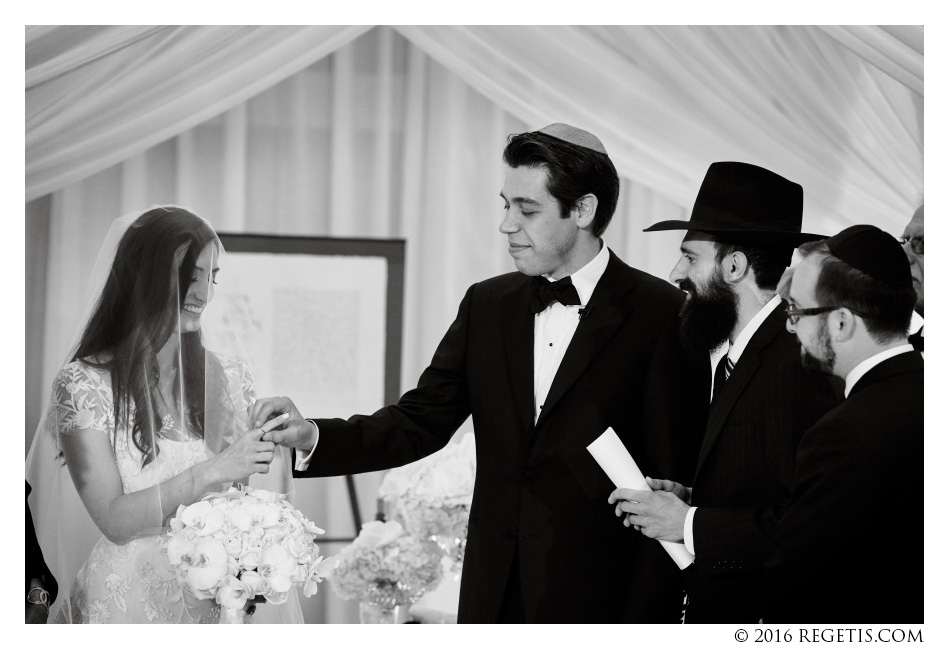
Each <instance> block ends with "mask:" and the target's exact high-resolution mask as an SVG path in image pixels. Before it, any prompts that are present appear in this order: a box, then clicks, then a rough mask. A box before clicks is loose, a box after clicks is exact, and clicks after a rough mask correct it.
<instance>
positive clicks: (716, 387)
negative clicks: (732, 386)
mask: <svg viewBox="0 0 949 649" xmlns="http://www.w3.org/2000/svg"><path fill="white" fill-rule="evenodd" d="M733 369H735V364H734V363H732V359H730V358H729V357H728V354H725V355H724V356H722V357H721V358H720V359H718V365H716V366H715V382H714V384H713V388H712V401H715V398H716V397H717V396H718V395H719V393H720V392H721V391H722V386H724V385H725V381H727V380H728V377H729V376H731V373H732V370H733ZM706 376H707V375H706Z"/></svg>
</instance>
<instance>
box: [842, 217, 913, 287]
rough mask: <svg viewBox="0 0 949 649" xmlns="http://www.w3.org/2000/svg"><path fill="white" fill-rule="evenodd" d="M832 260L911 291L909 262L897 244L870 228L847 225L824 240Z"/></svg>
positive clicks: (886, 235) (876, 228)
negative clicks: (835, 259) (838, 260)
mask: <svg viewBox="0 0 949 649" xmlns="http://www.w3.org/2000/svg"><path fill="white" fill-rule="evenodd" d="M827 247H828V248H829V249H830V251H831V252H832V253H833V254H834V256H835V257H837V258H839V259H840V260H842V261H845V262H846V263H848V264H850V265H851V266H853V267H854V268H856V269H857V270H860V271H863V272H864V273H866V274H867V275H869V276H870V277H873V278H876V279H878V280H880V281H881V282H886V283H887V284H891V285H893V286H897V287H900V288H912V287H913V276H912V274H911V273H910V269H909V260H908V259H907V258H906V253H904V252H903V247H902V246H901V245H900V242H899V241H897V240H896V239H894V238H893V237H892V236H891V235H889V234H887V233H886V232H884V231H883V230H881V229H880V228H878V227H876V226H873V225H851V226H850V227H849V228H846V229H844V230H841V231H840V232H838V233H837V234H835V235H834V236H832V237H830V238H829V239H827Z"/></svg>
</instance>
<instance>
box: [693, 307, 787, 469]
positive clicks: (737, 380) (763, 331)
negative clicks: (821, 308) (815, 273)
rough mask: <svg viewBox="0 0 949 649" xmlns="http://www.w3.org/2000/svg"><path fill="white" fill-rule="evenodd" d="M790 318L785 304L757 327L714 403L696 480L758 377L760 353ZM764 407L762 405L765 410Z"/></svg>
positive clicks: (709, 416)
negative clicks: (749, 387) (749, 385)
mask: <svg viewBox="0 0 949 649" xmlns="http://www.w3.org/2000/svg"><path fill="white" fill-rule="evenodd" d="M786 319H787V316H786V315H785V313H784V303H783V302H782V303H781V305H779V306H778V307H777V308H776V309H775V310H774V311H772V312H771V314H770V315H769V316H768V317H767V318H765V321H764V322H762V323H761V326H760V327H758V331H756V332H755V333H754V335H753V336H752V337H751V340H749V341H748V345H747V346H746V347H745V350H744V351H743V352H742V353H741V357H740V358H739V359H738V363H737V364H736V365H735V369H734V370H733V371H732V373H731V375H730V376H729V378H728V380H727V381H725V384H724V385H723V386H722V388H721V392H720V393H719V394H718V396H717V397H716V398H715V399H714V400H713V401H712V403H711V406H710V409H709V414H708V425H707V426H706V427H705V435H704V436H703V437H702V447H701V448H700V449H699V459H698V463H697V465H696V468H695V474H696V476H697V475H698V474H699V471H700V470H701V469H702V464H703V462H704V461H705V458H707V457H708V454H709V453H710V452H711V450H712V447H713V446H714V445H715V441H716V440H717V439H718V436H719V434H721V432H722V429H723V428H724V427H725V422H727V421H728V417H729V415H731V412H732V410H733V409H734V408H735V404H737V403H738V401H739V400H740V399H741V396H742V395H743V394H744V393H745V390H746V389H747V387H748V384H749V383H751V380H752V379H753V378H754V377H755V374H757V372H758V369H759V368H760V367H761V350H762V349H764V348H765V347H767V346H768V345H770V344H771V343H772V342H773V341H774V339H775V337H776V336H777V335H779V334H780V333H781V332H782V331H784V330H785V324H784V323H785V320H786ZM764 405H765V404H762V407H764Z"/></svg>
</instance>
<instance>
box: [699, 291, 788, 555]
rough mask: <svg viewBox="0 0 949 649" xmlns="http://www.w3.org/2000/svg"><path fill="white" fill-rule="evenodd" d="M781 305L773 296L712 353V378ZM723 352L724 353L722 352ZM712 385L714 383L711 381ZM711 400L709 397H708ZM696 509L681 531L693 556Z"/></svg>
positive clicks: (735, 360)
mask: <svg viewBox="0 0 949 649" xmlns="http://www.w3.org/2000/svg"><path fill="white" fill-rule="evenodd" d="M780 304H781V296H780V295H775V296H774V297H773V298H771V299H770V300H769V301H768V302H767V303H766V304H765V305H764V306H763V307H761V309H759V310H758V313H756V314H755V316H754V317H753V318H752V319H751V320H749V321H748V324H746V325H745V326H744V327H743V328H742V330H741V331H740V332H739V333H738V335H737V336H735V342H733V343H731V344H729V342H728V341H727V340H726V341H725V344H723V345H722V346H721V347H720V348H719V349H717V350H715V352H713V353H712V355H711V359H712V376H713V377H714V376H715V365H716V364H717V360H718V359H719V358H721V357H722V356H724V355H725V354H727V355H728V358H729V360H731V362H732V365H733V366H737V365H738V359H739V358H741V355H742V353H743V352H744V351H745V347H747V346H748V342H749V341H750V340H751V337H752V336H754V335H755V332H756V331H758V327H760V326H761V324H762V323H763V322H764V321H765V320H767V318H768V316H770V315H771V312H772V311H774V310H775V309H777V308H778V306H779V305H780ZM722 350H724V353H723V351H722ZM712 383H714V381H712ZM710 399H711V397H710ZM696 509H697V508H696V507H689V511H688V512H686V514H685V525H684V529H683V531H682V539H683V541H685V549H686V550H688V551H689V552H691V553H692V554H695V539H694V538H693V536H692V519H693V518H695V510H696Z"/></svg>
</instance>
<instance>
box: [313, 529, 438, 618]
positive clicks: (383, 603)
mask: <svg viewBox="0 0 949 649" xmlns="http://www.w3.org/2000/svg"><path fill="white" fill-rule="evenodd" d="M337 558H338V559H339V566H338V568H337V569H336V570H335V571H334V573H333V575H332V576H331V577H330V584H332V586H333V590H334V591H335V592H336V594H337V595H339V596H340V597H342V598H343V599H353V598H359V599H360V600H361V602H360V621H362V622H394V621H396V620H397V619H398V617H399V614H400V611H406V610H407V607H408V605H410V604H411V603H413V602H414V601H415V600H416V599H418V597H420V596H421V595H422V593H424V592H425V589H426V588H428V587H429V586H431V585H432V584H434V583H436V582H438V580H439V579H440V578H441V574H442V572H441V564H440V559H441V553H440V552H439V550H438V548H437V547H435V546H434V545H433V544H432V543H431V542H428V541H425V540H422V539H419V538H417V537H415V536H412V535H410V534H408V533H406V531H405V529H404V528H403V527H402V525H401V524H400V523H398V522H396V521H389V522H382V521H371V522H369V523H365V524H364V525H363V526H362V529H361V530H360V532H359V535H358V536H357V537H356V538H355V540H353V542H352V543H350V544H349V545H347V546H346V547H344V548H343V549H342V550H340V552H339V555H338V556H337Z"/></svg>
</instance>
